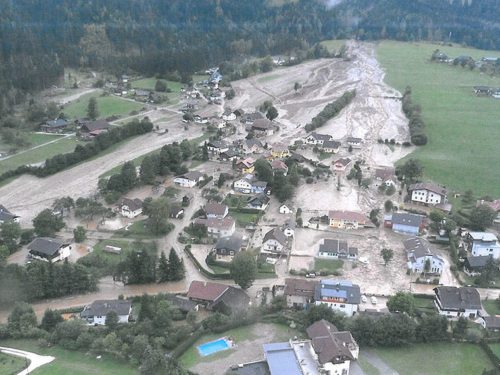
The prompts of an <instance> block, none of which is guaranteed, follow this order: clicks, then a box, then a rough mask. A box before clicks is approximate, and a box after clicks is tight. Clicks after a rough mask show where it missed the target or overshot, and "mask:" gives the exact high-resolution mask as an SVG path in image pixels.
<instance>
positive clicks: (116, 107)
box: [63, 93, 143, 118]
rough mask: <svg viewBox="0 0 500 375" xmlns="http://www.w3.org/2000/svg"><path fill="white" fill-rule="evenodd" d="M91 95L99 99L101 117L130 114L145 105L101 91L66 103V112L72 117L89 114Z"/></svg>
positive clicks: (98, 105) (98, 106)
mask: <svg viewBox="0 0 500 375" xmlns="http://www.w3.org/2000/svg"><path fill="white" fill-rule="evenodd" d="M91 97H94V98H96V99H97V108H98V109H99V118H106V117H109V116H113V115H121V116H124V115H128V114H129V113H130V112H132V111H138V110H140V109H141V108H142V107H143V104H142V103H137V102H134V101H131V100H125V99H121V98H118V97H116V96H100V94H99V93H92V94H87V95H83V96H82V97H80V99H78V100H76V101H74V102H72V103H70V104H68V105H66V106H65V107H64V110H63V111H64V114H65V115H66V116H68V117H70V118H79V117H85V116H87V107H88V104H89V100H90V98H91Z"/></svg>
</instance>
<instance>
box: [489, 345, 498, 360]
mask: <svg viewBox="0 0 500 375" xmlns="http://www.w3.org/2000/svg"><path fill="white" fill-rule="evenodd" d="M488 346H489V347H490V349H491V350H492V351H493V353H495V354H496V355H497V357H500V343H494V344H488Z"/></svg>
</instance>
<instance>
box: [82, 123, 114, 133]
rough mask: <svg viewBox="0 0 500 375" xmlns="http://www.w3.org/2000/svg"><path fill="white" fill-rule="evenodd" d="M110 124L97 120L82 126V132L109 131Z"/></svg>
mask: <svg viewBox="0 0 500 375" xmlns="http://www.w3.org/2000/svg"><path fill="white" fill-rule="evenodd" d="M108 128H109V123H108V122H107V121H106V120H97V121H93V122H88V123H86V124H83V125H82V128H81V130H82V131H88V132H93V131H95V130H103V129H108Z"/></svg>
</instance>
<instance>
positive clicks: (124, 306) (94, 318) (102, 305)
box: [80, 299, 132, 326]
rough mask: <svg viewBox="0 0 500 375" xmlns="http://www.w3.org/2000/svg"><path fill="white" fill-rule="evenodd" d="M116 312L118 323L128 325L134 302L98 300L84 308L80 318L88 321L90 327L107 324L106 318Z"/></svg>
mask: <svg viewBox="0 0 500 375" xmlns="http://www.w3.org/2000/svg"><path fill="white" fill-rule="evenodd" d="M112 311H114V312H115V313H116V315H118V323H128V320H129V317H130V314H131V313H132V302H131V301H127V300H119V299H117V300H98V301H94V302H92V303H91V304H90V305H87V306H85V307H84V308H83V311H82V312H81V313H80V318H81V319H84V320H85V321H87V324H89V325H95V326H97V325H100V326H103V325H105V324H106V317H107V316H108V314H109V313H110V312H112Z"/></svg>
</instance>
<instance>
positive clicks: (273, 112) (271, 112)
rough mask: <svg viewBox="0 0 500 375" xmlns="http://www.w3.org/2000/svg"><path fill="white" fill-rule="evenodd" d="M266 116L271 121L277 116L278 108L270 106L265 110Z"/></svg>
mask: <svg viewBox="0 0 500 375" xmlns="http://www.w3.org/2000/svg"><path fill="white" fill-rule="evenodd" d="M266 117H267V118H268V119H269V120H270V121H273V120H274V119H275V118H276V117H278V110H277V109H276V107H274V106H271V108H269V109H268V110H267V113H266Z"/></svg>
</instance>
